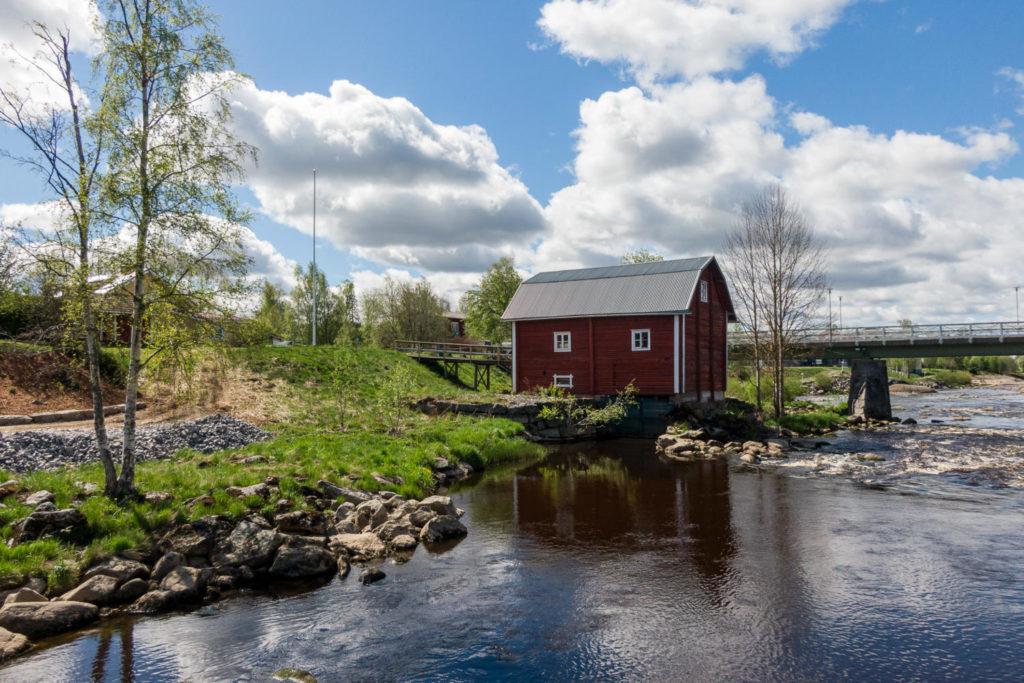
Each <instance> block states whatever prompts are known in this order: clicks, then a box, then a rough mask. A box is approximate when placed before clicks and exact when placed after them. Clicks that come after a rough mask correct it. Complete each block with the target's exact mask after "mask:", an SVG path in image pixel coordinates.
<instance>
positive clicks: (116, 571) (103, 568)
mask: <svg viewBox="0 0 1024 683" xmlns="http://www.w3.org/2000/svg"><path fill="white" fill-rule="evenodd" d="M99 574H103V575H104V576H112V577H114V578H115V579H117V580H118V581H119V582H124V581H130V580H131V579H148V578H149V570H148V569H147V568H146V565H144V564H142V563H141V562H139V561H137V560H128V559H125V558H123V557H112V558H110V559H109V560H107V561H106V562H102V563H100V564H98V565H96V566H94V567H92V568H90V569H89V570H88V571H87V572H85V577H84V578H86V579H91V578H92V577H94V576H97V575H99Z"/></svg>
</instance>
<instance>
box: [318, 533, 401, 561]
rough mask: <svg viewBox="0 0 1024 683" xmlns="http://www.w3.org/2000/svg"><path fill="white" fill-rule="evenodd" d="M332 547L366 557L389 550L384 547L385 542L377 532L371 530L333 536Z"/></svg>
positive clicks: (375, 555)
mask: <svg viewBox="0 0 1024 683" xmlns="http://www.w3.org/2000/svg"><path fill="white" fill-rule="evenodd" d="M331 547H332V548H336V549H339V550H345V551H347V552H348V553H350V554H352V555H360V556H362V557H366V558H369V557H377V556H379V555H383V554H384V553H385V552H386V550H387V549H386V548H385V547H384V542H383V541H381V540H380V538H379V537H378V536H377V534H374V533H370V532H367V533H365V534H337V535H336V536H332V537H331Z"/></svg>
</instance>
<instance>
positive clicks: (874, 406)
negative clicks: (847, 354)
mask: <svg viewBox="0 0 1024 683" xmlns="http://www.w3.org/2000/svg"><path fill="white" fill-rule="evenodd" d="M850 365H851V374H850V397H849V402H848V405H849V407H850V416H851V417H852V416H854V415H858V416H860V417H863V418H865V419H869V420H891V419H892V405H891V404H890V402H889V371H888V368H887V367H886V364H885V361H884V360H873V359H867V358H863V359H856V360H853V361H851V363H850Z"/></svg>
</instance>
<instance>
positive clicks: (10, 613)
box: [0, 600, 100, 638]
mask: <svg viewBox="0 0 1024 683" xmlns="http://www.w3.org/2000/svg"><path fill="white" fill-rule="evenodd" d="M99 615H100V610H99V608H98V607H97V606H96V605H90V604H89V603H87V602H71V601H65V600H55V601H53V602H15V603H11V604H9V605H4V606H3V607H2V608H0V626H2V627H4V628H6V629H8V630H9V631H14V632H15V633H20V634H22V635H24V636H28V637H29V638H44V637H46V636H52V635H56V634H58V633H64V632H66V631H70V630H72V629H76V628H78V627H80V626H84V625H85V624H88V623H89V622H91V621H95V620H96V619H97V618H98V617H99Z"/></svg>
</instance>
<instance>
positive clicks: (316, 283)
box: [290, 263, 356, 344]
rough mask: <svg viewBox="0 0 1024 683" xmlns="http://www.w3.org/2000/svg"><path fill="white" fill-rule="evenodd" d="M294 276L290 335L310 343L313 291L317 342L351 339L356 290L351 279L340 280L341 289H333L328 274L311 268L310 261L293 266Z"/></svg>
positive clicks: (352, 337)
mask: <svg viewBox="0 0 1024 683" xmlns="http://www.w3.org/2000/svg"><path fill="white" fill-rule="evenodd" d="M295 279H296V280H297V281H298V283H297V284H296V285H295V287H293V288H292V292H291V306H290V313H291V330H292V339H293V340H294V341H297V342H300V343H309V342H310V341H311V340H312V338H313V336H312V330H313V294H314V292H315V293H316V339H317V343H318V344H332V343H337V342H338V341H339V338H340V337H346V335H348V336H347V337H346V339H344V340H342V341H351V340H352V339H354V332H353V329H352V328H354V326H355V317H354V316H355V306H356V303H355V291H354V290H353V289H352V283H350V282H347V281H346V282H345V283H343V284H342V286H341V288H340V291H335V290H333V289H331V287H330V286H329V285H328V284H327V276H326V275H325V274H324V272H323V271H322V270H320V269H319V268H317V269H316V270H315V271H314V270H313V264H312V263H311V264H309V266H308V267H307V268H306V269H303V268H302V267H301V266H296V268H295Z"/></svg>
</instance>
